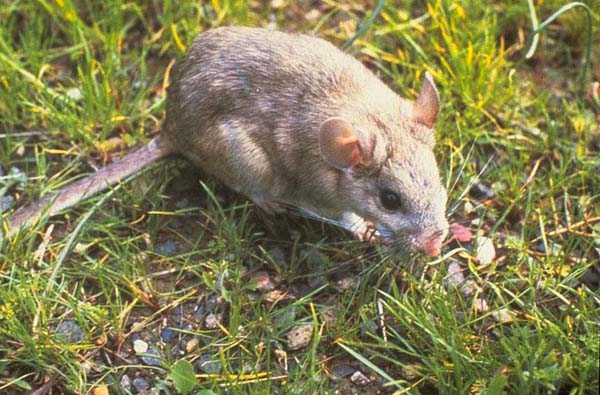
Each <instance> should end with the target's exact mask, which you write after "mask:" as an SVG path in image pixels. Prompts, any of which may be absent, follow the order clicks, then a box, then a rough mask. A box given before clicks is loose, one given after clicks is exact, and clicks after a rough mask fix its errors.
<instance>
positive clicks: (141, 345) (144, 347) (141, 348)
mask: <svg viewBox="0 0 600 395" xmlns="http://www.w3.org/2000/svg"><path fill="white" fill-rule="evenodd" d="M133 351H135V353H136V354H141V353H144V352H146V351H148V343H146V342H145V341H143V340H142V339H137V340H134V341H133Z"/></svg>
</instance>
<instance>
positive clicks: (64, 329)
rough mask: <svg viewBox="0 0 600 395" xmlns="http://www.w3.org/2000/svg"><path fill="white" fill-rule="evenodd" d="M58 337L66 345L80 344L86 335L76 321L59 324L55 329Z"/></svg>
mask: <svg viewBox="0 0 600 395" xmlns="http://www.w3.org/2000/svg"><path fill="white" fill-rule="evenodd" d="M55 331H56V335H58V338H59V339H61V340H62V341H63V342H64V343H69V344H73V343H79V342H80V341H82V340H83V338H84V334H83V331H82V330H81V328H80V327H79V325H77V323H76V322H75V321H72V320H65V321H63V322H61V323H60V324H58V325H57V326H56V328H55Z"/></svg>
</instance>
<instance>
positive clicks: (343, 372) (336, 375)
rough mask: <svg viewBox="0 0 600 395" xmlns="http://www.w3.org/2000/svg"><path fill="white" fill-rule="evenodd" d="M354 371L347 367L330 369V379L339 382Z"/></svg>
mask: <svg viewBox="0 0 600 395" xmlns="http://www.w3.org/2000/svg"><path fill="white" fill-rule="evenodd" d="M355 371H356V370H355V369H354V368H352V367H351V366H348V365H337V366H335V367H334V368H333V369H331V378H332V379H333V380H334V381H339V380H341V379H343V378H345V377H348V376H350V375H352V374H353V373H355Z"/></svg>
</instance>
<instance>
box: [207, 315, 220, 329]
mask: <svg viewBox="0 0 600 395" xmlns="http://www.w3.org/2000/svg"><path fill="white" fill-rule="evenodd" d="M222 322H223V315H222V314H213V313H210V314H208V315H207V316H206V319H205V320H204V325H205V326H206V328H207V329H216V328H218V327H219V326H220V325H221V323H222Z"/></svg>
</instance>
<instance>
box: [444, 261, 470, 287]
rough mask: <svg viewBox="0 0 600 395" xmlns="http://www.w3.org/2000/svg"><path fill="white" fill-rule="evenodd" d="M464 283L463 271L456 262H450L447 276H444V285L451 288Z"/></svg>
mask: <svg viewBox="0 0 600 395" xmlns="http://www.w3.org/2000/svg"><path fill="white" fill-rule="evenodd" d="M464 281H465V276H464V275H463V269H461V267H460V266H459V264H458V263H456V262H450V264H449V265H448V275H447V276H446V283H447V284H448V285H451V286H456V287H458V286H460V285H461V284H462V283H463V282H464Z"/></svg>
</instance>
